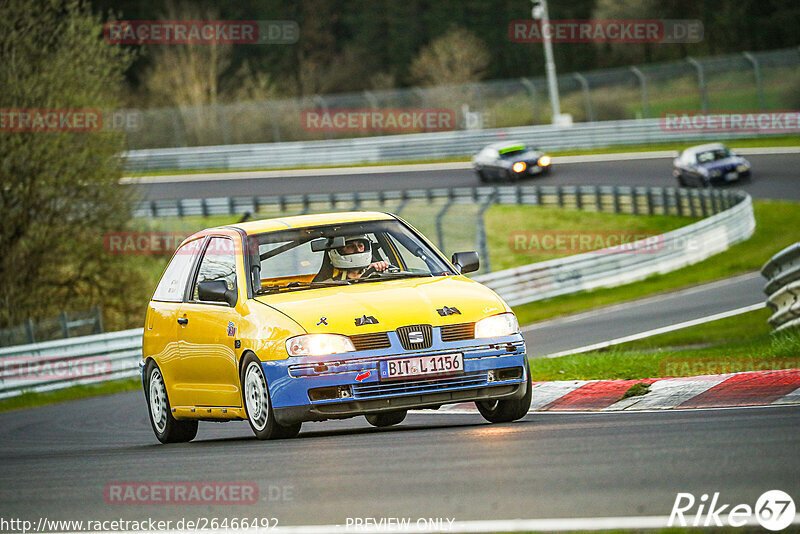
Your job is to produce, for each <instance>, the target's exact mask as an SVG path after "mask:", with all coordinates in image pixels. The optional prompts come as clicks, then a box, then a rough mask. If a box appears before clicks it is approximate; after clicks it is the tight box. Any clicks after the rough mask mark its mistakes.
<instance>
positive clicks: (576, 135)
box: [123, 119, 753, 172]
mask: <svg viewBox="0 0 800 534" xmlns="http://www.w3.org/2000/svg"><path fill="white" fill-rule="evenodd" d="M748 136H749V137H752V136H753V133H752V132H727V133H726V132H703V131H665V130H664V129H663V128H662V125H661V120H660V119H641V120H624V121H606V122H586V123H577V124H575V125H573V126H569V127H559V126H552V125H543V126H519V127H514V128H502V129H493V130H457V131H450V132H437V133H422V134H408V135H387V136H380V137H360V138H355V139H336V140H328V141H297V142H284V143H263V144H246V145H244V144H243V145H221V146H201V147H187V148H160V149H148V150H131V151H129V152H126V153H125V154H124V155H123V158H124V160H125V168H126V169H127V170H129V171H136V172H146V171H155V170H165V169H168V170H172V169H178V170H191V169H267V168H280V167H313V166H319V165H355V164H361V163H381V162H389V161H410V160H421V159H435V158H451V157H464V156H470V155H472V154H475V153H476V152H478V150H480V149H481V148H482V147H484V146H485V145H487V144H489V143H493V142H496V141H501V140H504V139H515V140H520V141H523V142H525V143H528V144H529V145H531V146H535V147H537V148H539V149H542V150H561V149H573V148H592V147H598V146H611V145H625V144H642V143H665V142H683V141H704V140H714V141H719V140H720V139H733V138H737V137H748Z"/></svg>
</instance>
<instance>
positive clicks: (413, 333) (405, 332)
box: [396, 324, 433, 350]
mask: <svg viewBox="0 0 800 534" xmlns="http://www.w3.org/2000/svg"><path fill="white" fill-rule="evenodd" d="M396 332H397V337H399V338H400V344H401V345H403V348H404V349H406V350H417V349H429V348H430V347H431V345H433V328H431V325H429V324H412V325H408V326H401V327H400V328H398V329H397V330H396ZM414 340H419V341H418V342H416V343H414V342H412V341H414Z"/></svg>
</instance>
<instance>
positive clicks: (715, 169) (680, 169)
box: [672, 143, 750, 187]
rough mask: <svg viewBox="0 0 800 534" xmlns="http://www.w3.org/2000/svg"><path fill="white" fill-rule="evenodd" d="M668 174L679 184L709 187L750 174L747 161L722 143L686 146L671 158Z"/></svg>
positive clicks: (743, 177)
mask: <svg viewBox="0 0 800 534" xmlns="http://www.w3.org/2000/svg"><path fill="white" fill-rule="evenodd" d="M672 175H673V176H674V177H675V178H676V179H677V180H678V184H679V185H680V186H681V187H710V186H712V185H723V184H727V183H730V182H738V181H740V180H742V179H745V178H749V177H750V162H749V161H747V160H746V159H744V158H743V157H741V156H737V155H736V154H734V153H733V152H731V151H730V150H729V149H728V148H727V147H726V146H725V145H723V144H722V143H711V144H707V145H699V146H693V147H691V148H687V149H686V150H684V151H683V152H681V155H680V156H678V157H677V158H675V160H674V161H673V171H672Z"/></svg>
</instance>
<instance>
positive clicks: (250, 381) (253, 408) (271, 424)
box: [239, 354, 302, 439]
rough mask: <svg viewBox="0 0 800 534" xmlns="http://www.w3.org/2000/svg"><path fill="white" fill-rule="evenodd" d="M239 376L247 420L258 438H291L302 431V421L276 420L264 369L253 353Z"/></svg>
mask: <svg viewBox="0 0 800 534" xmlns="http://www.w3.org/2000/svg"><path fill="white" fill-rule="evenodd" d="M239 378H240V380H241V384H242V401H243V404H244V409H245V412H246V413H247V422H248V423H250V428H251V429H252V430H253V433H254V434H255V435H256V437H257V438H258V439H289V438H293V437H295V436H297V434H299V433H300V426H301V425H302V423H296V424H294V425H291V426H283V425H281V424H279V423H278V422H277V421H276V420H275V413H274V412H273V411H272V402H271V400H270V396H269V386H268V385H267V379H266V377H265V376H264V369H263V368H262V367H261V362H260V361H259V359H258V358H256V357H255V356H254V355H253V354H248V355H247V356H246V357H245V359H244V362H242V369H241V374H240V377H239Z"/></svg>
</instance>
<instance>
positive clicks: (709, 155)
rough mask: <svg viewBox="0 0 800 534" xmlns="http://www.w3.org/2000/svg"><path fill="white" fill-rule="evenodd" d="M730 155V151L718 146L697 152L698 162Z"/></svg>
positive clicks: (715, 159)
mask: <svg viewBox="0 0 800 534" xmlns="http://www.w3.org/2000/svg"><path fill="white" fill-rule="evenodd" d="M729 157H731V152H730V150H728V149H727V148H720V149H717V150H708V151H706V152H699V153H698V154H697V162H698V163H708V162H710V161H719V160H721V159H725V158H729Z"/></svg>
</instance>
